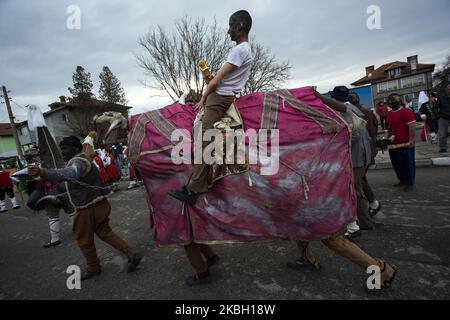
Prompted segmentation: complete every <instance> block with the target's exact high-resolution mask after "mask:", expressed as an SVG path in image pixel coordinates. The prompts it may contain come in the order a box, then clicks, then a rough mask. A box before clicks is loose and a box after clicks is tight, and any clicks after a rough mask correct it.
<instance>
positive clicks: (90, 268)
mask: <svg viewBox="0 0 450 320" xmlns="http://www.w3.org/2000/svg"><path fill="white" fill-rule="evenodd" d="M59 146H60V148H61V153H62V156H63V158H64V161H66V162H67V166H66V168H64V169H42V168H39V167H36V166H35V167H30V168H28V172H29V174H30V175H31V176H36V177H37V176H40V177H42V178H43V179H45V180H49V181H57V182H65V184H66V189H67V192H66V193H64V194H63V195H60V196H58V197H57V200H56V201H57V202H65V201H68V202H69V203H70V204H71V205H72V206H73V207H74V208H75V209H76V216H75V220H74V226H73V228H74V231H75V234H76V238H77V244H78V247H79V248H80V250H81V252H82V253H83V255H84V257H85V259H86V262H87V271H86V272H84V273H83V275H82V276H81V280H87V279H90V278H92V277H95V276H98V275H99V274H100V273H101V267H100V261H99V260H98V257H97V251H96V248H95V242H94V234H96V235H97V236H98V237H99V238H100V239H101V240H103V241H104V242H106V243H108V244H109V245H111V246H112V247H114V248H115V249H117V250H119V251H121V252H122V253H124V254H125V255H126V256H127V257H128V272H133V271H135V270H136V267H137V266H138V264H139V262H140V261H141V259H142V256H141V255H140V254H139V253H137V252H136V251H135V250H134V249H133V248H131V247H130V246H129V245H128V244H127V243H126V242H125V241H124V240H123V239H122V238H120V237H119V236H118V235H116V234H115V233H114V232H113V231H112V229H111V227H110V225H109V215H110V212H111V206H110V205H109V202H108V200H107V199H106V197H105V196H106V195H107V194H109V193H111V190H110V188H109V187H105V186H104V185H103V183H102V182H101V179H100V175H99V172H98V169H97V167H96V166H95V165H93V163H92V161H91V159H90V158H89V156H87V155H86V154H84V153H82V152H81V150H82V148H83V146H82V144H81V142H80V140H79V139H78V138H76V137H67V138H64V139H63V140H62V141H61V143H60V144H59Z"/></svg>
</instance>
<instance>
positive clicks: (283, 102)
mask: <svg viewBox="0 0 450 320" xmlns="http://www.w3.org/2000/svg"><path fill="white" fill-rule="evenodd" d="M281 105H282V106H283V110H286V100H284V98H281Z"/></svg>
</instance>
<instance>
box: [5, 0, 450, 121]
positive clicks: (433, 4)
mask: <svg viewBox="0 0 450 320" xmlns="http://www.w3.org/2000/svg"><path fill="white" fill-rule="evenodd" d="M374 3H375V4H378V5H379V6H380V7H381V10H382V11H381V14H382V16H381V18H382V30H374V31H369V30H368V29H367V28H366V20H367V17H368V16H367V14H366V9H367V7H368V6H369V5H371V4H374ZM71 4H77V5H79V6H80V8H81V13H82V16H81V29H80V30H68V29H67V28H66V19H67V18H68V15H67V14H66V8H67V6H68V5H71ZM242 8H243V9H247V10H249V11H250V12H251V13H252V16H253V20H254V28H253V30H252V33H253V35H255V36H256V39H257V41H259V42H260V43H262V44H263V45H264V46H266V47H268V48H270V50H271V51H272V53H273V54H275V56H276V57H278V58H279V59H280V60H289V61H290V62H291V64H292V65H293V67H294V68H293V70H292V80H291V82H290V83H289V85H299V84H302V85H305V84H315V83H310V81H315V82H318V83H319V84H320V87H319V88H321V89H324V90H325V89H326V90H328V89H329V88H330V87H332V86H334V85H335V84H340V83H338V81H339V82H340V81H346V83H347V84H348V83H350V82H352V81H354V80H356V79H357V78H359V77H362V76H363V73H364V67H365V66H367V65H371V64H375V65H380V64H382V63H386V62H388V61H390V60H392V59H394V60H404V59H406V55H409V54H414V53H419V54H420V57H419V59H424V58H426V57H430V59H433V60H427V61H424V60H422V61H423V62H428V63H440V62H441V60H443V59H444V58H445V56H446V55H448V54H450V49H448V43H450V24H449V23H448V18H449V17H448V12H450V2H449V1H448V0H434V1H429V2H425V1H421V0H397V1H390V0H378V1H373V0H346V1H341V0H330V1H309V0H301V1H298V0H285V1H282V0H281V1H280V0H277V1H275V0H252V1H250V0H249V1H245V2H242V1H238V0H233V1H226V2H225V1H209V2H205V1H203V0H202V1H200V0H191V1H184V0H176V1H175V0H172V1H144V0H135V1H118V0H114V1H111V0H110V1H107V0H98V1H87V0H79V1H73V0H70V1H68V0H67V1H66V0H64V1H51V0H41V1H31V0H28V1H26V0H14V1H13V0H2V1H0V37H1V39H4V41H3V42H2V45H1V49H0V84H4V85H6V86H7V87H8V88H9V89H11V90H12V95H14V97H15V100H16V101H17V102H18V103H19V104H21V105H26V104H29V103H36V104H39V105H40V106H41V107H43V109H44V107H45V106H46V105H47V104H49V103H51V102H53V101H54V100H56V99H57V97H58V96H59V95H61V94H64V95H67V94H68V91H67V87H69V86H71V85H72V83H71V82H72V80H71V76H72V73H73V72H74V70H75V67H76V66H77V65H82V66H84V67H85V68H86V69H87V70H88V71H89V72H91V74H92V79H93V81H94V89H95V92H96V91H97V89H98V74H99V72H100V71H101V68H102V66H103V65H108V66H109V67H110V68H111V70H112V71H113V72H114V73H115V74H116V75H117V76H118V78H119V79H120V80H121V82H122V84H123V86H124V88H125V92H126V93H128V92H133V94H132V96H130V94H127V98H128V99H129V100H130V101H131V102H133V104H134V105H135V106H136V107H138V108H137V110H139V111H144V110H145V109H146V108H147V109H148V108H154V107H157V106H158V104H160V103H166V100H164V99H160V98H158V99H155V98H152V99H150V98H148V96H149V95H150V94H149V93H148V90H147V89H145V88H143V87H141V90H142V93H141V92H140V91H139V87H140V83H139V80H144V79H145V77H144V75H143V73H142V71H141V70H140V69H139V68H138V67H137V65H136V61H135V59H134V56H133V53H135V52H139V51H140V49H139V47H138V44H137V40H138V38H139V36H141V35H143V34H144V33H145V32H147V31H148V30H149V28H151V27H153V26H155V25H157V24H160V25H163V26H164V27H165V28H166V29H167V30H169V31H170V30H173V29H172V28H173V22H174V20H175V19H177V18H180V17H182V16H184V15H190V16H194V17H197V16H202V17H205V19H207V20H209V21H210V20H212V19H213V18H214V17H215V18H216V19H217V21H218V23H219V24H221V25H223V27H224V28H227V25H228V17H229V15H230V14H231V13H233V12H234V11H236V10H239V9H242ZM446 50H447V51H446ZM169 101H170V100H169ZM5 116H6V114H5V112H4V110H1V111H0V120H1V121H5V119H7V118H6V117H5Z"/></svg>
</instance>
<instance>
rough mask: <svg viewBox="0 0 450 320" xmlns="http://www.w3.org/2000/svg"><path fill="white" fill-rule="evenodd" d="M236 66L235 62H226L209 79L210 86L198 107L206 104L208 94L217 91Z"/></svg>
mask: <svg viewBox="0 0 450 320" xmlns="http://www.w3.org/2000/svg"><path fill="white" fill-rule="evenodd" d="M236 68H237V67H236V66H235V65H234V64H231V63H228V62H227V63H225V65H224V66H223V67H222V69H220V70H219V72H218V73H217V75H216V76H215V77H214V78H212V79H211V80H210V81H209V83H208V86H207V87H206V90H205V92H204V93H203V96H202V99H201V100H200V102H199V103H198V104H197V107H203V106H205V102H206V98H208V96H209V95H210V94H211V93H213V92H214V91H216V89H217V87H218V86H219V84H220V83H221V82H222V81H223V78H225V77H226V76H227V75H228V74H230V73H231V72H233V70H235V69H236Z"/></svg>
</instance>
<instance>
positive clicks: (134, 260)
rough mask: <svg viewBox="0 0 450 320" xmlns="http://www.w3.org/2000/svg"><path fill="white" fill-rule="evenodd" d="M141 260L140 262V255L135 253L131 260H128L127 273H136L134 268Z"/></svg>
mask: <svg viewBox="0 0 450 320" xmlns="http://www.w3.org/2000/svg"><path fill="white" fill-rule="evenodd" d="M141 260H142V255H141V254H140V253H136V254H135V255H133V256H132V257H131V258H129V259H128V268H127V272H128V273H130V272H134V271H136V268H137V266H138V265H139V263H140V262H141Z"/></svg>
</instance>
